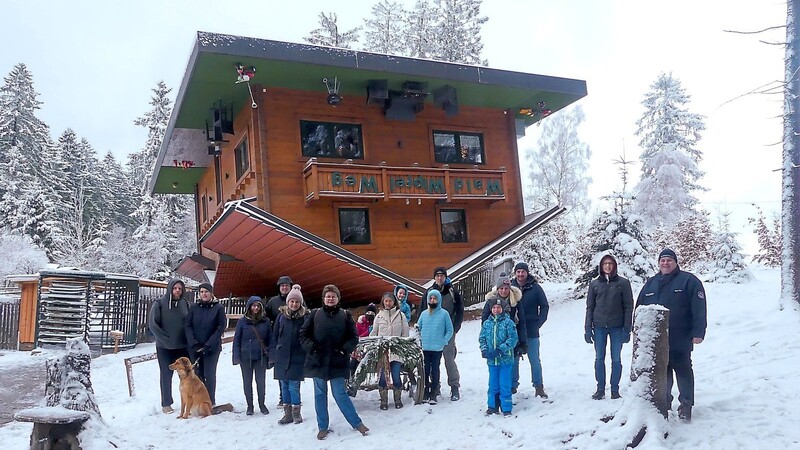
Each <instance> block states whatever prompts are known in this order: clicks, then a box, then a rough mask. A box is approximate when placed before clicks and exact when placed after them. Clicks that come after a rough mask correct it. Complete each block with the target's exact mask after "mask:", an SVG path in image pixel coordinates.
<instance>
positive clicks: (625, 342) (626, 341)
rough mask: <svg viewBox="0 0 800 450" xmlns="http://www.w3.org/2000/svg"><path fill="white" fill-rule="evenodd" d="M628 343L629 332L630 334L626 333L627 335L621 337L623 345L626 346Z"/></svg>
mask: <svg viewBox="0 0 800 450" xmlns="http://www.w3.org/2000/svg"><path fill="white" fill-rule="evenodd" d="M630 341H631V332H630V331H628V332H627V333H624V334H623V335H622V343H623V344H627V343H628V342H630Z"/></svg>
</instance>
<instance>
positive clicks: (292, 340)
mask: <svg viewBox="0 0 800 450" xmlns="http://www.w3.org/2000/svg"><path fill="white" fill-rule="evenodd" d="M307 314H308V310H307V309H306V305H305V302H304V301H303V293H302V292H301V291H300V286H299V285H297V284H295V285H294V286H292V289H291V290H290V291H289V293H288V294H287V295H286V305H284V306H281V308H280V315H278V318H277V319H275V326H274V327H273V328H272V345H273V350H272V354H273V361H274V362H275V369H274V370H273V375H274V376H275V379H276V380H279V381H278V382H279V384H280V386H281V397H283V398H285V399H286V403H285V405H284V406H283V417H281V419H280V420H278V423H279V424H281V425H285V424H287V423H292V422H294V423H302V422H303V417H302V415H301V414H300V404H301V402H300V382H301V381H303V366H304V365H305V361H306V351H305V350H304V349H303V346H302V345H300V328H301V327H302V326H303V322H304V321H305V318H306V315H307Z"/></svg>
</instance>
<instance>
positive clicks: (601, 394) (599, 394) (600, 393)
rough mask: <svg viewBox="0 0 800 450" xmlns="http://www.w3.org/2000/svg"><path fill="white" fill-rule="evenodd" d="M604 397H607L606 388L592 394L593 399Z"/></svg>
mask: <svg viewBox="0 0 800 450" xmlns="http://www.w3.org/2000/svg"><path fill="white" fill-rule="evenodd" d="M536 395H539V393H538V391H537V393H536ZM604 398H606V390H605V389H599V388H598V389H597V392H595V393H594V394H592V400H602V399H604Z"/></svg>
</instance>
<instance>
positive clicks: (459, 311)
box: [420, 267, 464, 402]
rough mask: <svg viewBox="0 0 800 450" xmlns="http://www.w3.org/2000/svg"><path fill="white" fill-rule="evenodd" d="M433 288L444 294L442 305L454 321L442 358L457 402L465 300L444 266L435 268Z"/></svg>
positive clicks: (453, 400)
mask: <svg viewBox="0 0 800 450" xmlns="http://www.w3.org/2000/svg"><path fill="white" fill-rule="evenodd" d="M431 289H436V290H437V291H439V293H440V294H442V301H441V307H442V309H444V310H445V311H447V313H448V314H450V320H451V321H452V322H453V337H451V338H450V342H448V343H447V345H446V346H445V347H444V350H442V358H443V359H444V368H445V370H446V371H447V384H448V385H449V386H450V401H451V402H456V401H458V400H459V399H460V398H461V393H460V392H459V389H460V388H461V374H459V373H458V365H456V354H457V353H458V348H456V334H458V330H460V329H461V322H462V321H463V320H464V301H463V300H462V299H461V294H460V293H459V292H458V290H457V289H456V288H454V287H453V282H452V281H451V280H450V278H448V277H447V269H445V268H444V267H437V268H436V269H434V270H433V286H432V287H431ZM426 297H427V295H426ZM420 311H422V310H420Z"/></svg>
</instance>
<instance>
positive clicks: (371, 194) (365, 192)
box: [303, 158, 507, 202]
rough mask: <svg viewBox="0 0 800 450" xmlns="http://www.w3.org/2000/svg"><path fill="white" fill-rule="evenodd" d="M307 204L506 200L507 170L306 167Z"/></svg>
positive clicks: (312, 162) (312, 161)
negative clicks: (326, 200) (328, 200)
mask: <svg viewBox="0 0 800 450" xmlns="http://www.w3.org/2000/svg"><path fill="white" fill-rule="evenodd" d="M303 179H304V183H303V186H304V189H305V191H304V193H305V199H306V202H311V201H314V200H319V199H320V198H323V197H329V198H330V197H333V198H349V199H367V198H373V199H383V200H385V201H389V200H392V199H423V200H424V199H433V200H446V201H447V202H451V201H454V200H489V201H501V200H506V194H505V193H506V191H507V184H506V183H507V179H506V169H505V167H500V168H499V169H477V168H476V169H451V168H449V167H448V166H447V165H444V166H443V167H441V168H434V167H416V166H415V167H393V166H385V165H381V166H369V165H360V164H352V163H348V162H345V163H320V162H318V161H317V160H316V158H311V159H310V160H308V162H307V163H306V165H305V167H303Z"/></svg>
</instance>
